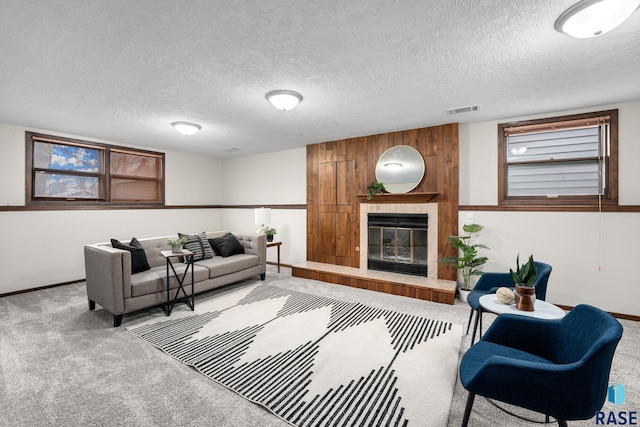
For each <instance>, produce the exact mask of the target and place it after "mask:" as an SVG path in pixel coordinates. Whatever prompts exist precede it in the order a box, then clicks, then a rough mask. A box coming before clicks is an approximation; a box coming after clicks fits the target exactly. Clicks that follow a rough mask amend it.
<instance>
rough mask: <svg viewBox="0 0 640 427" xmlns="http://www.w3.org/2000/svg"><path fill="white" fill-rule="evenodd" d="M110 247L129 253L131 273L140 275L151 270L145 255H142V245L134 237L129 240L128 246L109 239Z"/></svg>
mask: <svg viewBox="0 0 640 427" xmlns="http://www.w3.org/2000/svg"><path fill="white" fill-rule="evenodd" d="M111 246H113V247H114V248H116V249H123V250H125V251H129V252H131V273H132V274H135V273H140V272H143V271H147V270H149V269H151V267H149V262H148V261H147V254H145V253H144V248H143V247H142V244H141V243H140V242H139V241H138V239H136V238H135V237H132V238H131V241H130V242H129V244H128V245H125V244H124V243H121V242H119V241H118V240H116V239H111Z"/></svg>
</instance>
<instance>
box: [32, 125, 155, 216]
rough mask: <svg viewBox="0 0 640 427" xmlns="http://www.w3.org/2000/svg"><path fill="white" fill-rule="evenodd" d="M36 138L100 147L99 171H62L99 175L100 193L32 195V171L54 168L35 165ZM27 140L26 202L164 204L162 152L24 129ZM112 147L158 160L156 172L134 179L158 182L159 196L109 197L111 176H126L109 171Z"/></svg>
mask: <svg viewBox="0 0 640 427" xmlns="http://www.w3.org/2000/svg"><path fill="white" fill-rule="evenodd" d="M36 142H45V143H51V144H61V145H68V146H75V147H84V148H88V149H95V150H99V152H100V153H101V159H100V165H99V168H98V169H99V170H98V172H80V171H66V170H65V171H64V173H65V174H68V175H75V176H95V177H98V188H99V196H98V197H97V198H95V199H93V198H49V197H36V195H35V188H34V185H35V175H36V173H40V172H45V173H47V172H49V173H55V172H56V170H55V169H46V168H39V167H36V166H35V165H34V145H35V143H36ZM25 143H26V149H25V154H26V168H25V173H26V176H25V178H26V179H25V183H26V197H25V205H26V206H31V207H39V208H45V209H46V208H58V209H60V208H65V207H67V208H69V209H74V208H98V209H99V208H100V207H105V208H107V207H123V208H125V207H133V208H136V207H137V208H145V207H160V206H164V205H165V153H161V152H157V151H149V150H140V149H136V148H129V147H122V146H117V145H111V144H103V143H98V142H93V141H84V140H80V139H74V138H67V137H61V136H54V135H46V134H41V133H36V132H29V131H27V132H25ZM111 151H114V152H119V153H127V154H132V155H139V156H144V157H153V158H156V159H158V160H159V163H160V166H159V170H158V173H159V176H155V177H153V178H148V177H136V178H135V179H137V180H143V181H154V182H155V183H156V185H157V187H156V188H157V190H158V194H157V195H158V199H157V200H153V201H149V200H138V201H136V200H126V201H112V200H111V180H112V179H114V178H127V176H126V175H114V176H112V175H111V172H110V169H111V168H110V154H111Z"/></svg>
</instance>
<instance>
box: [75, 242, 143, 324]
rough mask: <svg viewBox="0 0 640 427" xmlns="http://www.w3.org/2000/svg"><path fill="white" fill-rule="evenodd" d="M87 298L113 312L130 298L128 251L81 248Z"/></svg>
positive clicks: (92, 247) (115, 313)
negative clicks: (82, 249) (82, 250)
mask: <svg viewBox="0 0 640 427" xmlns="http://www.w3.org/2000/svg"><path fill="white" fill-rule="evenodd" d="M84 268H85V274H86V284H87V298H89V300H90V301H93V302H97V303H98V304H100V305H101V306H102V307H103V308H104V309H105V310H107V311H109V312H110V313H112V314H114V315H119V314H124V313H125V310H124V300H125V299H126V298H130V297H131V253H129V252H128V251H123V250H120V249H114V248H111V247H108V246H101V245H86V246H85V247H84Z"/></svg>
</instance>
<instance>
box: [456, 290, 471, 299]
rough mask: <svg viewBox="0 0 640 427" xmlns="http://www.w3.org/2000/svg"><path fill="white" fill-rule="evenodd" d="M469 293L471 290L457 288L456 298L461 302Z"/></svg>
mask: <svg viewBox="0 0 640 427" xmlns="http://www.w3.org/2000/svg"><path fill="white" fill-rule="evenodd" d="M470 293H471V290H466V289H462V288H458V299H459V300H460V301H462V302H467V297H468V296H469V294H470Z"/></svg>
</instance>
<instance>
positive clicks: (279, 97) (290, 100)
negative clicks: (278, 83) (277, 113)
mask: <svg viewBox="0 0 640 427" xmlns="http://www.w3.org/2000/svg"><path fill="white" fill-rule="evenodd" d="M264 97H265V98H267V101H269V102H270V103H271V104H272V105H273V106H274V107H276V108H277V109H278V110H281V111H289V110H293V109H294V108H296V106H297V105H298V104H299V103H300V101H302V95H300V94H299V93H298V92H296V91H293V90H272V91H271V92H268V93H267V94H266V95H265V96H264Z"/></svg>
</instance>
